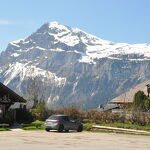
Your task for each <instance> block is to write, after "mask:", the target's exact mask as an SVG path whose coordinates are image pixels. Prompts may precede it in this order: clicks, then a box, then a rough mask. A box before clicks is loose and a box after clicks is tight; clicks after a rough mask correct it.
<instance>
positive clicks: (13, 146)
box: [0, 130, 150, 150]
mask: <svg viewBox="0 0 150 150" xmlns="http://www.w3.org/2000/svg"><path fill="white" fill-rule="evenodd" d="M67 149H68V150H150V136H139V135H127V134H115V133H91V132H81V133H77V132H71V133H57V132H54V131H53V132H52V131H51V132H46V131H22V130H15V131H2V132H0V150H67Z"/></svg>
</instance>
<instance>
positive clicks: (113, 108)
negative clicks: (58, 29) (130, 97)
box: [97, 103, 119, 112]
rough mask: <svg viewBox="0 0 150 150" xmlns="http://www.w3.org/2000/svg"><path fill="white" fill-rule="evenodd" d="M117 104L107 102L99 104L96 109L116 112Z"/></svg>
mask: <svg viewBox="0 0 150 150" xmlns="http://www.w3.org/2000/svg"><path fill="white" fill-rule="evenodd" d="M118 108H119V107H118V105H117V104H111V103H107V104H105V105H101V106H99V107H98V108H97V111H99V112H116V111H117V110H118Z"/></svg>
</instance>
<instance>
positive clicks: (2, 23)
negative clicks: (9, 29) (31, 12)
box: [0, 20, 13, 25]
mask: <svg viewBox="0 0 150 150" xmlns="http://www.w3.org/2000/svg"><path fill="white" fill-rule="evenodd" d="M9 24H13V22H11V21H8V20H0V25H9Z"/></svg>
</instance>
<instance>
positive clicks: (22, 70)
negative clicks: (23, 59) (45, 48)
mask: <svg viewBox="0 0 150 150" xmlns="http://www.w3.org/2000/svg"><path fill="white" fill-rule="evenodd" d="M17 76H19V77H20V82H22V81H23V80H26V79H27V78H33V79H34V78H35V77H40V78H41V80H42V81H43V82H46V81H47V80H50V81H51V83H53V84H54V85H56V86H61V85H64V84H65V82H66V78H61V77H57V76H56V74H55V73H51V72H50V71H47V70H43V69H40V68H37V67H36V66H33V65H30V66H29V65H28V63H26V64H22V63H18V62H17V63H15V64H9V68H8V69H7V70H6V71H5V72H4V77H5V78H6V79H5V80H4V84H5V85H8V84H9V83H10V82H11V81H12V80H13V79H14V78H16V77H17Z"/></svg>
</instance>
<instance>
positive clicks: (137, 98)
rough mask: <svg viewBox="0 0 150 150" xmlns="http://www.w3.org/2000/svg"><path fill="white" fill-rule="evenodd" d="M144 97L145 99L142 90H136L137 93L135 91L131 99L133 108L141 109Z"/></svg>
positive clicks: (145, 97) (142, 108)
mask: <svg viewBox="0 0 150 150" xmlns="http://www.w3.org/2000/svg"><path fill="white" fill-rule="evenodd" d="M145 99H147V96H146V95H145V94H144V92H143V91H138V92H137V93H135V95H134V100H133V109H135V110H140V111H143V110H144V103H145Z"/></svg>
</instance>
